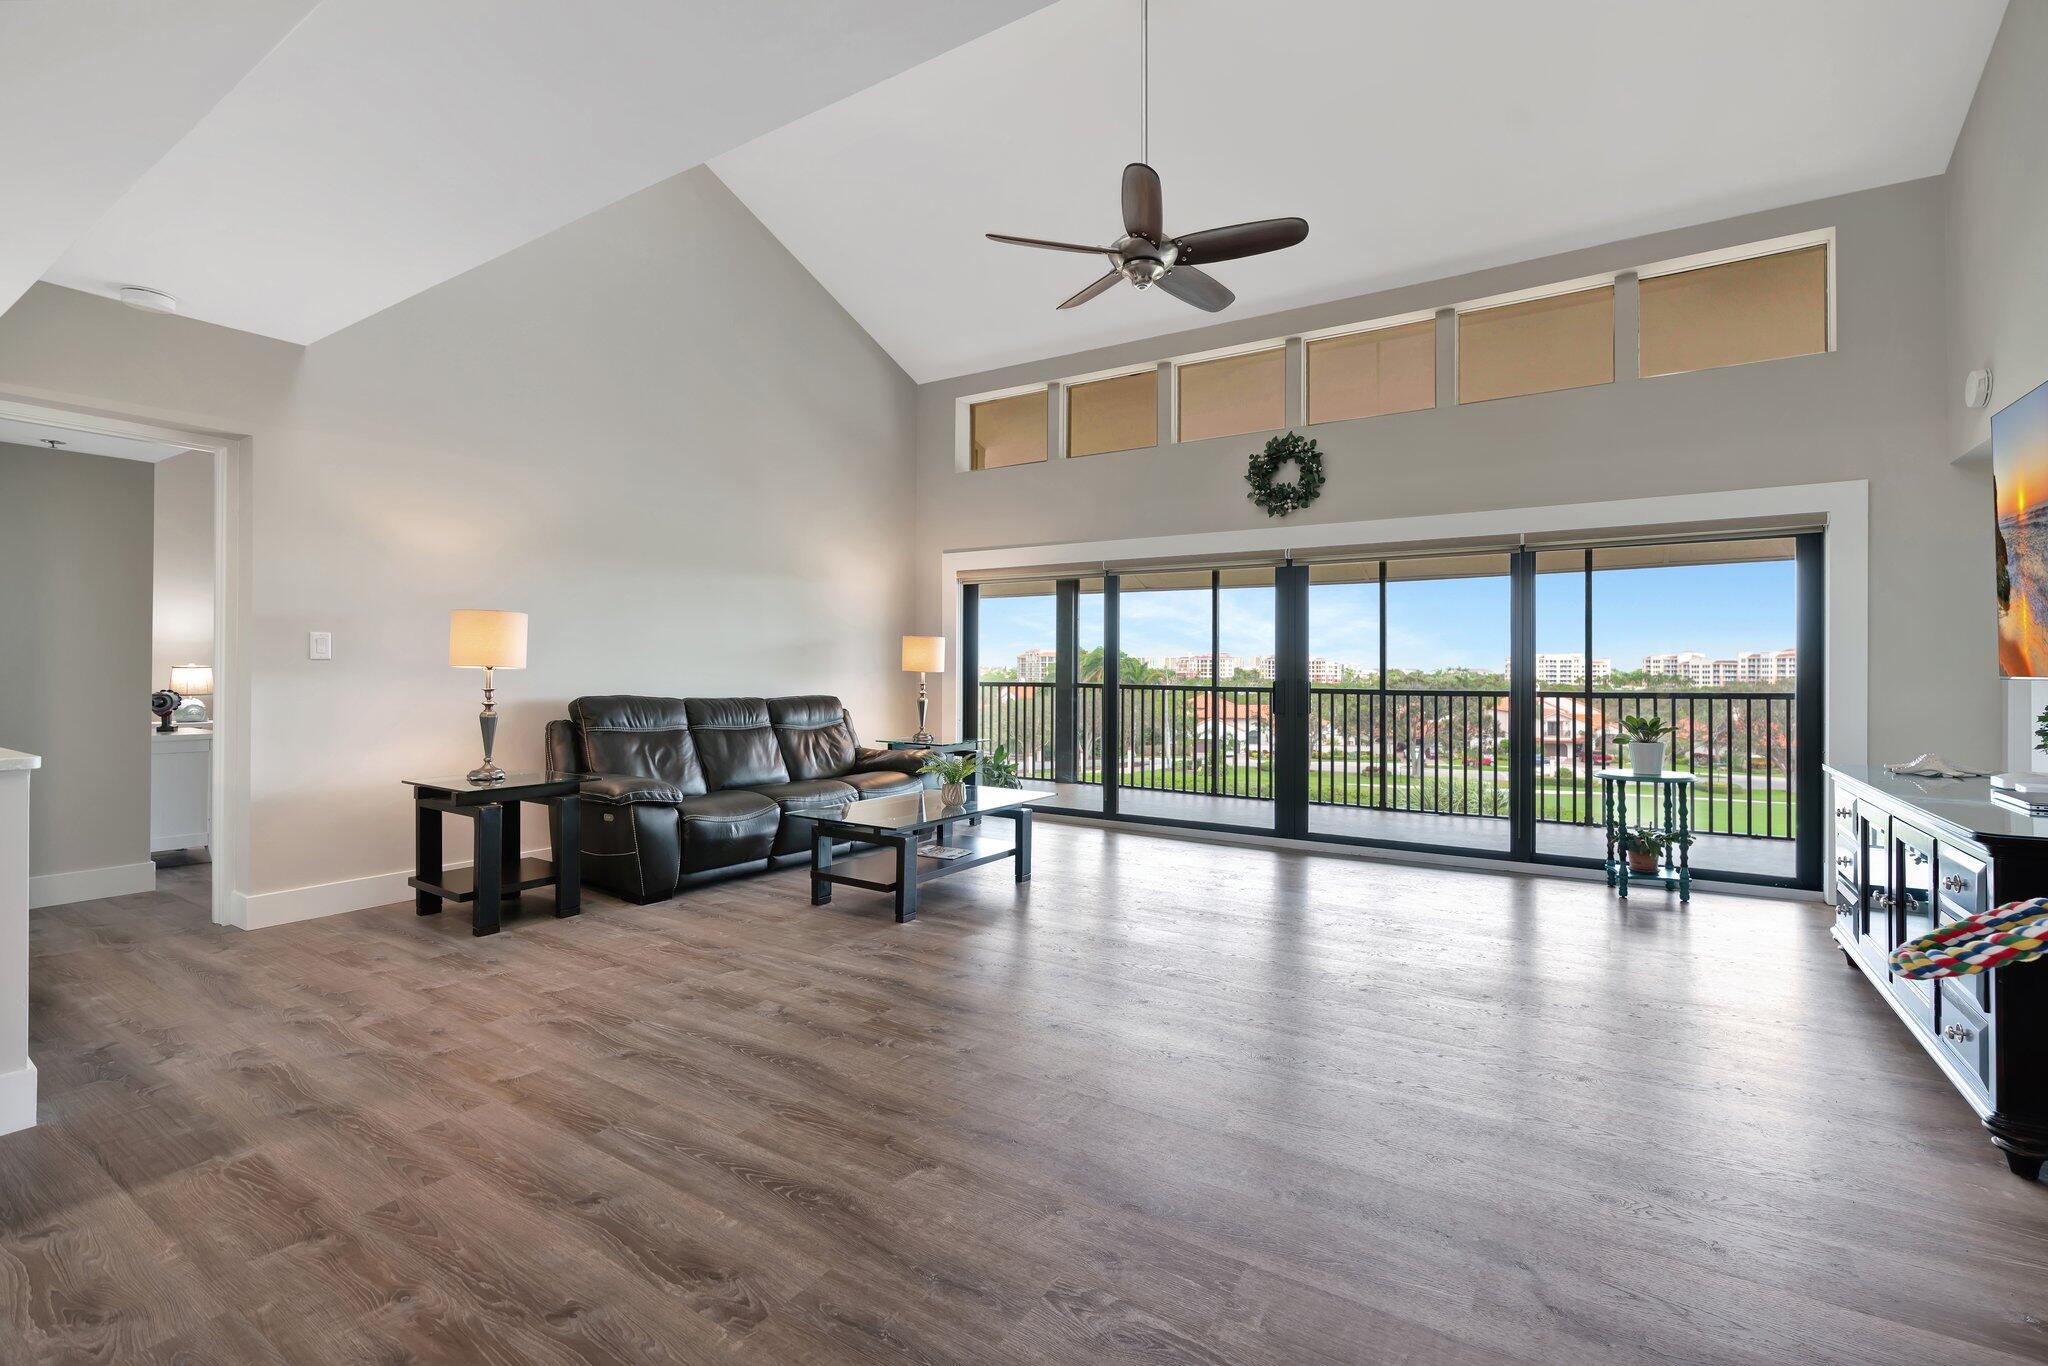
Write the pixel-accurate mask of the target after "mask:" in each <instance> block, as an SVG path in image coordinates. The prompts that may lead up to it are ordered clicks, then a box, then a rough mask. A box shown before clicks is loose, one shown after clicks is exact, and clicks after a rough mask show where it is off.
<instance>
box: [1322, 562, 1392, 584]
mask: <svg viewBox="0 0 2048 1366" xmlns="http://www.w3.org/2000/svg"><path fill="white" fill-rule="evenodd" d="M1308 581H1309V583H1310V584H1312V585H1313V584H1319V583H1378V582H1379V581H1380V562H1379V561H1378V560H1330V561H1326V562H1325V563H1322V564H1312V565H1310V566H1309V567H1308Z"/></svg>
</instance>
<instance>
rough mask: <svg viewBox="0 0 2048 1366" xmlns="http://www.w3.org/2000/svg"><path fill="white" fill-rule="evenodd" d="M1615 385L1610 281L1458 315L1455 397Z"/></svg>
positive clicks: (1470, 399)
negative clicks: (1546, 296)
mask: <svg viewBox="0 0 2048 1366" xmlns="http://www.w3.org/2000/svg"><path fill="white" fill-rule="evenodd" d="M1613 382H1614V286H1613V285H1601V286H1600V287H1599V288H1597V289H1583V290H1578V291H1576V292H1574V293H1571V294H1553V295H1551V296H1550V297H1548V298H1543V299H1527V300H1524V301H1523V302H1521V303H1517V304H1502V305H1501V306H1499V307H1498V308H1486V309H1480V310H1477V311H1475V312H1471V313H1460V314H1459V315H1458V402H1460V403H1483V402H1485V401H1486V400H1488V399H1495V398H1516V397H1519V396H1521V395H1523V394H1546V393H1550V392H1552V391H1554V390H1558V389H1583V388H1585V387H1587V386H1588V385H1593V384H1612V383H1613Z"/></svg>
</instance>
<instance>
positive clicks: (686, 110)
mask: <svg viewBox="0 0 2048 1366" xmlns="http://www.w3.org/2000/svg"><path fill="white" fill-rule="evenodd" d="M1040 3H1043V0H860V2H859V3H824V2H823V0H745V3H732V2H731V0H602V2H601V3H595V4H592V3H570V2H569V0H430V2H428V3H422V0H325V3H320V4H314V3H312V0H176V3H165V0H6V2H5V3H0V209H4V212H0V225H4V227H0V309H4V308H6V307H8V306H11V305H12V303H13V302H14V300H15V299H16V298H18V297H19V296H20V294H21V292H22V291H23V290H25V289H26V288H27V287H28V285H29V284H30V283H32V282H33V281H34V280H35V279H36V277H37V276H44V277H45V278H48V279H50V280H52V281H54V282H56V283H58V284H62V285H69V286H71V287H74V288H77V289H84V290H90V291H93V292H96V293H112V292H113V291H114V290H115V289H116V288H118V287H119V286H120V285H123V284H140V285H146V286H149V287H151V288H154V289H158V290H163V291H165V292H168V293H170V294H172V295H175V296H177V298H178V299H179V300H180V302H181V305H182V308H181V311H182V312H184V313H185V314H187V315H189V316H194V317H198V318H203V319H205V320H207V321H210V322H216V323H222V324H225V325H227V326H229V327H236V328H241V329H244V330H246V331H250V332H258V333H262V334H264V335H266V336H271V337H278V338H282V339H284V340H287V341H295V342H301V343H304V342H311V341H314V340H317V339H318V338H320V337H324V336H327V335H328V334H330V333H332V332H334V331H336V330H338V329H340V328H343V327H346V326H348V325H349V324H350V323H353V322H356V321H358V320H360V319H362V318H364V317H367V316H368V315H370V314H372V313H375V312H377V311H379V310H380V309H383V308H387V307H389V306H390V305H392V304H394V303H396V302H398V301H399V300H401V299H404V298H407V297H409V296H411V295H413V294H416V293H418V292H419V291H421V290H423V289H426V288H428V287H430V286H432V285H434V284H437V283H439V282H440V281H442V280H445V279H448V278H450V277H451V276H454V275H456V274H459V273H461V272H463V271H466V270H469V269H471V268H472V267H474V266H477V265H480V264H482V263H483V262H485V261H488V260H490V259H492V258H493V257H496V256H498V255H501V254H502V253H504V252H506V251H509V250H510V249H512V248H514V247H516V246H519V245H521V244H522V243H525V242H527V241H530V240H532V239H533V238H535V237H538V236H540V235H541V234H543V233H546V232H548V231H550V230H552V229H554V228H557V227H560V226H562V225H563V224H565V223H568V222H571V221H573V220H574V219H577V218H580V217H582V216H583V215H585V214H588V213H590V212H592V211H593V210H596V209H598V208H601V207H603V206H604V205H606V204H609V203H612V202H614V201H616V200H618V199H620V198H623V197H624V196H626V195H628V194H632V193H634V192H635V191H637V190H641V189H644V188H646V187H647V186H649V185H652V184H654V183H656V182H657V181H660V180H664V179H666V178H667V177H669V176H672V175H674V174H676V173H677V172H680V171H683V170H686V169H688V168H689V167H692V166H695V165H699V164H701V163H703V162H704V161H705V160H707V159H708V158H710V157H711V156H713V155H715V154H717V153H719V152H723V151H727V150H729V149H731V148H733V147H736V146H738V145H740V144H741V143H744V142H746V141H748V140H749V139H751V138H754V137H757V136H759V135H760V134H762V133H765V132H767V131H769V130H770V129H773V128H777V127H780V126H781V125H783V124H785V123H788V122H789V121H791V120H792V119H795V118H798V117H800V116H802V115H804V114H807V113H810V112H811V111H813V110H816V109H818V108H821V107H823V106H825V105H827V104H830V103H832V102H833V101H835V100H838V99H840V98H843V97H844V96H847V95H850V94H853V93H854V92H856V91H858V90H861V89H863V88H865V87H867V86H869V85H872V84H874V83H875V82H877V81H879V80H883V79H885V78H887V77H889V76H892V75H894V74H896V73H898V72H900V71H903V70H905V69H907V68H909V67H911V66H914V65H916V64H917V63H919V62H922V61H925V60H927V59H929V58H931V57H934V56H936V55H938V54H939V53H942V52H944V51H946V50H947V49H949V48H952V47H954V46H957V45H958V44H960V43H962V42H965V41H967V40H969V39H972V38H975V37H978V36H980V35H981V34H984V33H986V32H988V31H989V30H990V29H992V28H995V27H996V26H998V25H1000V24H1003V23H1007V22H1009V21H1010V20H1012V19H1015V18H1016V17H1018V16H1019V15H1021V14H1025V13H1028V12H1029V11H1030V10H1032V9H1034V8H1036V7H1037V5H1038V4H1040Z"/></svg>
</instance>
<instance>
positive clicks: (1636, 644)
mask: <svg viewBox="0 0 2048 1366" xmlns="http://www.w3.org/2000/svg"><path fill="white" fill-rule="evenodd" d="M1585 591H1586V589H1585V579H1584V577H1583V576H1582V575H1580V574H1542V575H1538V576H1537V580H1536V648H1537V649H1538V650H1539V651H1543V652H1546V653H1548V652H1553V651H1555V652H1564V653H1569V652H1572V651H1576V650H1581V649H1583V648H1585V629H1586V628H1585V615H1584V614H1585ZM1221 597H1222V601H1221V603H1220V604H1219V617H1220V621H1219V625H1220V635H1221V638H1222V644H1223V650H1224V653H1226V654H1234V655H1238V656H1240V657H1251V656H1257V655H1264V654H1271V653H1272V652H1273V594H1272V590H1271V589H1267V588H1226V589H1224V590H1223V592H1222V595H1221ZM1387 603H1388V611H1387V659H1388V662H1389V663H1390V664H1391V665H1392V666H1393V667H1395V668H1397V669H1442V668H1449V667H1453V666H1457V665H1467V666H1471V667H1474V668H1482V669H1498V668H1500V666H1501V661H1503V660H1504V659H1506V658H1507V654H1508V581H1507V579H1506V578H1505V577H1501V578H1487V579H1438V580H1431V581H1424V582H1410V583H1394V584H1390V585H1389V586H1388V590H1387ZM1122 607H1123V649H1124V653H1125V654H1129V655H1137V656H1140V657H1144V656H1150V655H1167V654H1201V653H1204V652H1206V651H1207V650H1208V648H1209V595H1208V592H1207V591H1206V590H1187V591H1174V592H1158V593H1125V594H1123V595H1122ZM1593 621H1594V631H1593V654H1594V657H1595V658H1604V659H1612V660H1613V661H1614V665H1615V667H1616V668H1618V669H1633V668H1638V667H1640V666H1641V664H1642V658H1643V656H1644V655H1646V654H1661V653H1664V652H1666V651H1671V650H1700V651H1703V652H1705V653H1706V654H1708V655H1711V656H1713V657H1715V658H1717V659H1718V658H1726V657H1729V656H1732V655H1735V654H1738V653H1740V652H1741V651H1744V650H1782V649H1788V648H1790V647H1791V645H1792V644H1793V569H1792V563H1791V561H1789V560H1773V561H1765V562H1762V563H1757V564H1716V565H1684V566H1676V567H1668V568H1661V567H1660V568H1654V569H1609V570H1600V571H1598V572H1596V573H1595V574H1594V575H1593ZM1080 630H1081V648H1082V649H1084V650H1086V649H1091V648H1093V647H1095V646H1098V645H1100V644H1101V643H1102V597H1101V595H1100V594H1092V593H1091V594H1083V595H1082V598H1081V623H1080ZM981 641H982V643H981V660H982V663H983V664H985V665H988V666H991V667H1000V666H1007V665H1009V664H1010V663H1012V662H1013V661H1014V660H1015V658H1016V657H1017V655H1019V654H1021V653H1022V652H1023V651H1025V650H1029V649H1035V648H1044V649H1051V648H1052V647H1053V644H1054V640H1053V600H1052V598H1051V596H1050V595H1048V596H1045V597H1037V598H986V599H984V600H983V601H982V604H981ZM1309 649H1310V652H1311V653H1313V654H1318V655H1323V656H1326V657H1328V658H1331V659H1335V660H1339V661H1341V662H1343V663H1346V664H1352V665H1355V666H1357V667H1359V668H1362V669H1370V668H1371V667H1372V666H1373V664H1374V662H1375V660H1376V659H1377V657H1378V654H1379V588H1378V586H1377V585H1375V584H1317V585H1315V586H1314V587H1313V588H1312V589H1311V590H1310V598H1309Z"/></svg>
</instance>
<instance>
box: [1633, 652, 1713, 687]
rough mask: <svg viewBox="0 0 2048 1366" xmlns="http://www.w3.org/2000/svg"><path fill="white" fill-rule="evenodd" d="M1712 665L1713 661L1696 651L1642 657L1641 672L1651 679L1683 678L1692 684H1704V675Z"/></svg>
mask: <svg viewBox="0 0 2048 1366" xmlns="http://www.w3.org/2000/svg"><path fill="white" fill-rule="evenodd" d="M1712 664H1713V661H1712V660H1711V659H1708V658H1707V657H1706V656H1705V655H1703V654H1701V653H1700V652H1699V651H1698V650H1679V651H1676V652H1675V653H1672V654H1668V655H1644V656H1643V672H1644V673H1646V674H1648V675H1649V676H1650V677H1651V678H1683V679H1685V680H1687V681H1688V682H1692V683H1702V682H1705V681H1706V680H1705V674H1706V673H1707V672H1708V670H1709V669H1710V667H1711V666H1712Z"/></svg>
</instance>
